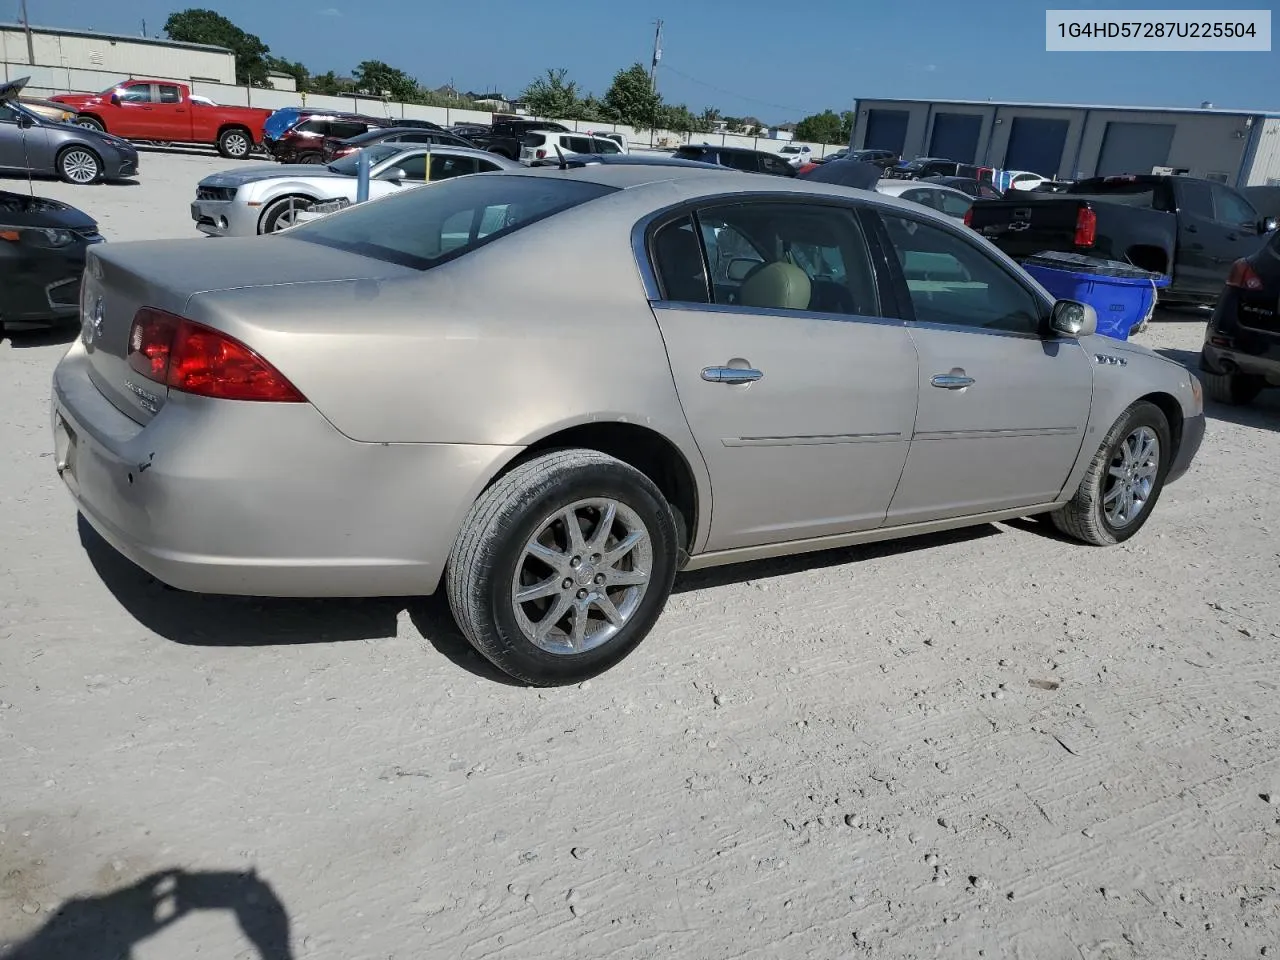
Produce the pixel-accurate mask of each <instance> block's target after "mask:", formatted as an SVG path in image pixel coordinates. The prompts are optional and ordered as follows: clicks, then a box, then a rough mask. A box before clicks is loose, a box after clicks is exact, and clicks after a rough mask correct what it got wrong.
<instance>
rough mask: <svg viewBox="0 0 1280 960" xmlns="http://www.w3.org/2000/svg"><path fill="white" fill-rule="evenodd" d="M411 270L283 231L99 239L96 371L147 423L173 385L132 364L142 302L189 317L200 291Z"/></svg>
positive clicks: (85, 300)
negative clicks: (221, 236)
mask: <svg viewBox="0 0 1280 960" xmlns="http://www.w3.org/2000/svg"><path fill="white" fill-rule="evenodd" d="M407 272H412V271H409V270H408V269H407V268H405V267H400V266H397V265H395V264H390V263H384V262H382V261H378V260H371V259H368V258H365V257H359V256H355V255H353V254H349V253H344V252H342V251H339V250H333V249H330V248H328V247H323V246H321V245H319V244H315V243H305V242H302V241H298V240H291V239H289V238H287V237H286V236H284V235H281V236H264V237H245V238H225V239H219V240H216V241H212V242H211V241H209V240H207V239H200V240H183V241H178V242H172V241H163V242H162V241H154V242H153V241H146V242H140V243H123V244H115V245H109V244H100V245H96V246H94V247H91V248H90V249H89V253H88V258H87V261H86V265H85V272H84V282H83V285H82V288H81V298H80V321H81V322H80V331H81V332H80V338H81V340H82V341H83V342H84V346H85V352H86V353H87V354H88V357H89V376H90V379H91V380H93V382H94V385H95V386H96V387H97V388H98V390H99V391H100V392H101V393H102V394H103V396H105V397H106V398H107V399H109V400H110V401H111V402H112V403H113V404H114V405H115V406H116V407H117V408H118V409H119V410H120V411H121V412H123V413H124V414H125V415H127V416H129V417H130V418H132V419H133V420H135V421H136V422H138V423H147V422H148V421H150V420H151V418H152V417H154V416H155V415H156V414H157V413H159V412H160V410H161V408H162V407H163V406H164V402H165V399H166V397H167V396H168V390H167V388H166V387H165V386H164V384H161V383H156V382H155V381H153V380H150V379H148V378H147V377H145V376H143V375H142V374H141V373H139V372H138V371H136V370H134V369H133V368H132V367H131V366H130V365H129V360H128V356H129V335H130V332H131V330H132V328H133V319H134V316H135V315H136V314H137V312H138V310H139V309H140V308H142V307H153V308H155V309H158V310H164V311H167V312H169V313H172V314H176V315H178V316H184V315H185V313H184V311H185V310H186V309H187V305H188V303H189V301H190V300H191V298H192V297H193V296H195V295H197V294H200V293H208V292H211V291H215V290H228V289H242V288H248V287H260V286H277V285H281V286H284V285H291V284H303V283H312V282H319V281H338V280H379V279H385V278H387V277H392V276H401V275H403V274H405V273H407ZM250 346H252V344H250ZM268 359H270V358H268Z"/></svg>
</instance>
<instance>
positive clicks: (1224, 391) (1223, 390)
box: [1200, 366, 1265, 407]
mask: <svg viewBox="0 0 1280 960" xmlns="http://www.w3.org/2000/svg"><path fill="white" fill-rule="evenodd" d="M1200 381H1201V383H1203V384H1204V390H1205V393H1207V394H1209V399H1211V400H1216V401H1217V402H1218V403H1225V404H1228V405H1230V406H1233V407H1239V406H1244V405H1246V404H1250V403H1253V401H1254V400H1256V399H1257V398H1258V394H1260V393H1261V392H1262V388H1263V387H1264V386H1265V381H1264V380H1263V379H1262V378H1261V377H1251V376H1249V374H1247V373H1240V372H1239V371H1231V372H1230V373H1211V372H1210V371H1208V370H1205V369H1203V366H1202V367H1201V370H1200Z"/></svg>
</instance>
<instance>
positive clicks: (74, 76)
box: [0, 23, 236, 90]
mask: <svg viewBox="0 0 1280 960" xmlns="http://www.w3.org/2000/svg"><path fill="white" fill-rule="evenodd" d="M0 54H3V57H2V59H3V61H4V64H5V79H6V80H12V79H16V78H17V77H21V76H30V77H31V80H32V82H31V87H33V88H36V89H40V88H53V89H57V88H62V89H67V90H100V89H103V88H104V87H106V86H108V85H109V84H111V83H113V82H115V81H116V80H119V79H120V78H122V77H127V76H147V77H158V78H160V79H165V80H206V81H209V82H213V83H229V84H233V83H235V82H236V58H235V54H233V53H232V52H231V51H230V50H226V49H223V48H222V47H210V46H205V45H204V44H199V43H177V42H175V41H173V40H159V39H153V38H151V37H130V36H126V35H123V34H113V33H96V32H94V31H92V30H63V29H56V28H53V27H36V26H33V27H32V28H31V54H32V55H33V57H32V58H29V57H28V51H27V36H26V31H25V29H24V28H23V26H22V24H19V23H0ZM33 61H34V62H33Z"/></svg>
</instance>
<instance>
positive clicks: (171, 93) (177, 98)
mask: <svg viewBox="0 0 1280 960" xmlns="http://www.w3.org/2000/svg"><path fill="white" fill-rule="evenodd" d="M160 102H161V103H181V102H182V93H181V91H180V90H178V88H177V87H175V86H173V85H172V84H168V83H162V84H160Z"/></svg>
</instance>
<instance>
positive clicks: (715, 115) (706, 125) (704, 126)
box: [698, 107, 720, 133]
mask: <svg viewBox="0 0 1280 960" xmlns="http://www.w3.org/2000/svg"><path fill="white" fill-rule="evenodd" d="M719 122H720V108H719V107H704V108H703V110H702V115H701V116H699V117H698V132H699V133H710V132H711V131H712V130H714V129H715V128H716V124H717V123H719Z"/></svg>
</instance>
